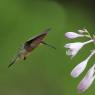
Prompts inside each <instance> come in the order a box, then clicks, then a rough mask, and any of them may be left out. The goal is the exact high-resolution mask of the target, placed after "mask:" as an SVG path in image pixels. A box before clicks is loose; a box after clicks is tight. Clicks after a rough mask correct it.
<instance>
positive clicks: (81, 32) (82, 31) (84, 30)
mask: <svg viewBox="0 0 95 95" xmlns="http://www.w3.org/2000/svg"><path fill="white" fill-rule="evenodd" d="M78 32H79V33H80V34H83V33H88V31H87V29H83V30H78Z"/></svg>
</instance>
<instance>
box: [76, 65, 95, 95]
mask: <svg viewBox="0 0 95 95" xmlns="http://www.w3.org/2000/svg"><path fill="white" fill-rule="evenodd" d="M94 79H95V64H94V65H93V66H92V67H91V68H90V70H89V71H88V72H87V74H86V75H85V77H84V78H83V79H82V80H81V82H80V83H79V85H78V87H77V90H78V92H79V93H81V92H84V91H86V90H87V89H88V88H89V87H90V86H91V84H92V83H93V81H94Z"/></svg>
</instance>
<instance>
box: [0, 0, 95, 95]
mask: <svg viewBox="0 0 95 95" xmlns="http://www.w3.org/2000/svg"><path fill="white" fill-rule="evenodd" d="M67 1H68V2H65V0H63V1H62V2H59V1H57V0H39V1H38V0H0V26H1V27H0V44H1V45H0V46H1V48H0V49H1V50H0V58H1V59H0V95H78V93H77V90H76V87H77V84H78V83H79V81H80V80H81V79H82V77H83V76H84V75H85V73H86V71H87V70H88V68H89V67H91V66H92V64H93V63H94V61H95V60H94V58H93V59H92V60H91V61H90V62H89V64H88V67H87V69H86V71H85V72H84V73H83V74H82V75H81V76H80V77H79V78H77V79H73V78H71V76H70V71H71V70H72V69H73V67H74V66H75V65H76V64H78V63H79V62H81V61H82V60H83V59H85V58H86V57H87V56H88V54H89V53H90V48H93V47H94V46H92V45H91V44H90V45H88V46H85V47H84V48H83V49H82V50H81V51H80V52H79V54H78V55H77V56H76V57H75V58H74V59H73V60H70V58H69V57H68V56H66V54H65V51H66V49H65V48H64V45H65V44H66V43H68V42H75V41H76V40H73V41H71V40H68V39H66V38H65V37H64V33H65V32H67V31H77V30H78V29H81V28H84V27H85V28H87V29H88V30H89V31H91V33H92V32H93V31H94V30H95V29H94V25H95V22H94V19H95V17H94V13H93V11H92V9H90V8H88V7H87V6H83V5H81V4H80V5H77V4H76V3H74V2H73V1H72V3H71V2H69V0H67ZM85 5H86V4H85ZM49 27H51V28H52V30H51V32H49V34H48V36H47V37H46V39H45V41H46V42H48V43H50V44H53V45H54V46H55V47H56V48H57V49H56V50H53V49H51V48H48V47H46V46H44V45H40V46H39V47H38V48H37V49H35V50H34V51H33V52H32V53H31V55H30V56H29V57H28V58H27V60H26V61H21V62H19V63H18V64H15V65H14V66H13V67H11V68H7V66H8V65H9V64H10V62H11V59H12V58H13V57H14V56H15V54H16V52H17V51H18V50H19V47H20V46H21V45H22V44H23V42H24V41H26V40H27V39H29V38H30V37H32V36H35V35H38V34H39V33H41V32H43V31H44V30H45V29H47V28H49ZM93 33H94V32H93ZM86 40H87V39H77V41H86ZM85 48H86V49H85ZM90 63H91V64H90ZM94 85H95V83H94V84H93V85H92V86H91V87H90V88H89V89H88V91H86V92H85V93H83V94H84V95H93V94H94V89H95V87H94Z"/></svg>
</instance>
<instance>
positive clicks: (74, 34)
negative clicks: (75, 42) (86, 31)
mask: <svg viewBox="0 0 95 95" xmlns="http://www.w3.org/2000/svg"><path fill="white" fill-rule="evenodd" d="M83 36H84V35H82V34H78V33H74V32H67V33H65V37H67V38H70V39H74V38H78V37H83Z"/></svg>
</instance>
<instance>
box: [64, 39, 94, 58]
mask: <svg viewBox="0 0 95 95" xmlns="http://www.w3.org/2000/svg"><path fill="white" fill-rule="evenodd" d="M93 41H94V40H89V41H86V42H76V43H69V44H66V45H65V46H64V47H65V48H69V50H68V51H67V52H66V54H67V55H69V56H71V57H74V56H75V55H76V54H77V53H78V52H79V50H80V49H81V48H82V47H83V46H84V45H86V44H88V43H91V42H93Z"/></svg>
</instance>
